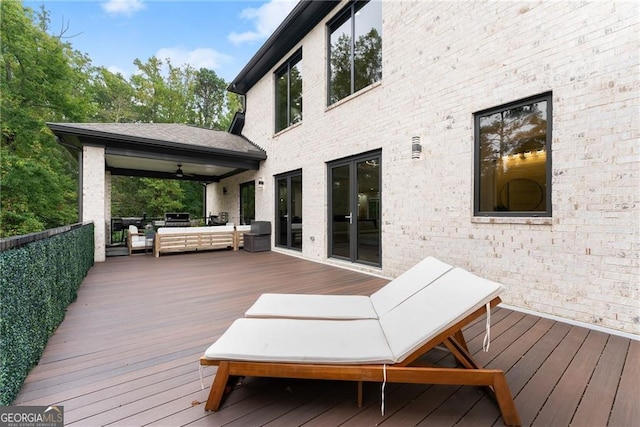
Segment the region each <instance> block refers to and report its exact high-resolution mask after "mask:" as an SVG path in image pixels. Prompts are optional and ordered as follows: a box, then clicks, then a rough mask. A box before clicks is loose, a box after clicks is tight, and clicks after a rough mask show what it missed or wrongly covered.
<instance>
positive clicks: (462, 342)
mask: <svg viewBox="0 0 640 427" xmlns="http://www.w3.org/2000/svg"><path fill="white" fill-rule="evenodd" d="M453 337H454V338H455V339H456V341H458V344H460V345H461V346H462V348H464V349H465V350H466V351H467V353H468V352H469V347H467V341H466V340H465V339H464V335H462V330H459V331H458V332H456V333H455V334H453Z"/></svg>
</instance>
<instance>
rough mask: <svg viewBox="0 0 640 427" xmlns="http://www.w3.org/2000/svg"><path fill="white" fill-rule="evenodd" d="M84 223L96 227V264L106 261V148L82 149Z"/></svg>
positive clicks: (82, 215) (81, 214) (81, 209)
mask: <svg viewBox="0 0 640 427" xmlns="http://www.w3.org/2000/svg"><path fill="white" fill-rule="evenodd" d="M81 182H82V184H81V185H82V206H81V207H80V219H81V221H82V222H90V221H92V222H93V225H94V227H95V231H94V238H95V247H94V258H95V262H103V261H104V260H105V259H106V239H105V238H106V227H105V225H106V223H105V221H106V215H105V212H106V207H105V204H106V203H105V202H106V200H105V190H106V185H107V182H106V175H105V170H104V147H93V146H88V145H85V146H83V147H82V181H81Z"/></svg>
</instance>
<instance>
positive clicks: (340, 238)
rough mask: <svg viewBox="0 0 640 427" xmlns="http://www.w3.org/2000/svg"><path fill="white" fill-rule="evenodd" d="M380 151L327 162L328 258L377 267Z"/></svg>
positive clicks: (379, 256) (378, 259)
mask: <svg viewBox="0 0 640 427" xmlns="http://www.w3.org/2000/svg"><path fill="white" fill-rule="evenodd" d="M380 158H381V155H380V152H375V153H368V154H364V155H361V156H356V157H351V158H348V159H343V160H337V161H335V162H331V163H329V165H328V166H329V171H328V176H329V185H328V190H329V191H328V193H329V209H328V211H329V218H328V223H329V256H330V257H333V258H341V259H346V260H349V261H351V262H358V263H363V264H371V265H376V266H379V265H380V263H381V255H380V252H381V251H380V248H381V234H380V211H381V205H380V202H381V200H380V176H381V175H380V173H381V167H380Z"/></svg>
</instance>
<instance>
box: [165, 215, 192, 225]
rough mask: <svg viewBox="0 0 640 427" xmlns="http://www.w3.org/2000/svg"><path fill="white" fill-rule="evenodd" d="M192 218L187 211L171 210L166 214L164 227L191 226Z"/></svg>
mask: <svg viewBox="0 0 640 427" xmlns="http://www.w3.org/2000/svg"><path fill="white" fill-rule="evenodd" d="M190 225H191V219H190V218H189V214H188V213H185V212H180V213H178V212H169V213H165V214H164V227H189V226H190Z"/></svg>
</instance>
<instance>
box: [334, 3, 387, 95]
mask: <svg viewBox="0 0 640 427" xmlns="http://www.w3.org/2000/svg"><path fill="white" fill-rule="evenodd" d="M328 27H329V49H328V51H329V64H328V68H329V73H328V75H329V84H328V91H329V93H328V100H327V105H331V104H334V103H335V102H337V101H339V100H341V99H343V98H345V97H347V96H349V95H351V94H352V93H355V92H357V91H359V90H361V89H363V88H365V87H367V86H369V85H371V84H372V83H375V82H377V81H380V80H381V79H382V2H381V1H379V0H372V1H369V2H363V1H355V2H351V3H350V4H349V6H347V7H346V8H345V9H344V10H343V11H342V12H341V13H340V14H338V16H336V18H335V19H333V20H332V21H331V22H330V23H329V25H328Z"/></svg>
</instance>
